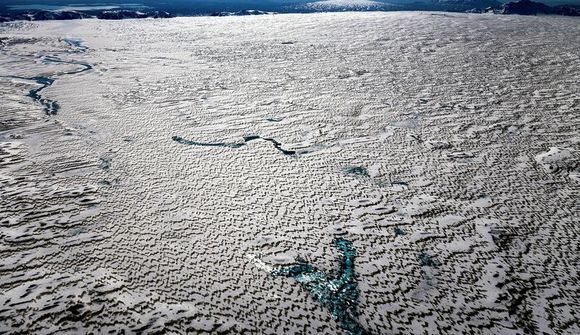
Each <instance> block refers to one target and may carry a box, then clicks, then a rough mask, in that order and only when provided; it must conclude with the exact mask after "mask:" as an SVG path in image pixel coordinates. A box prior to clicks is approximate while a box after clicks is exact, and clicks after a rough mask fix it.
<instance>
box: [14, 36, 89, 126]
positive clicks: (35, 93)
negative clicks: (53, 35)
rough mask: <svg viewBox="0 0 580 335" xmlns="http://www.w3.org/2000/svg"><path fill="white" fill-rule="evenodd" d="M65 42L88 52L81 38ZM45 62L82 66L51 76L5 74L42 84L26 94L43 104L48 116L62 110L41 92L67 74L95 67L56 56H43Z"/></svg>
mask: <svg viewBox="0 0 580 335" xmlns="http://www.w3.org/2000/svg"><path fill="white" fill-rule="evenodd" d="M64 41H65V43H67V44H68V45H70V46H72V47H74V48H75V52H86V51H87V50H88V47H86V46H83V45H82V41H81V40H74V39H64ZM43 63H44V64H51V63H57V64H72V65H78V66H80V68H79V69H76V70H72V71H66V72H62V73H57V74H54V75H53V76H51V77H44V76H37V77H19V76H5V77H4V78H12V79H21V80H30V81H34V82H36V83H37V84H39V85H40V87H37V88H34V89H31V90H30V91H29V92H28V94H27V95H26V96H28V97H30V98H32V99H33V100H34V101H35V102H37V103H39V104H41V105H42V106H43V107H44V113H45V114H46V115H48V116H50V115H56V114H57V113H58V111H59V110H60V106H59V104H58V103H57V102H56V101H54V100H51V99H48V98H44V97H42V95H41V94H40V92H41V91H42V90H44V89H45V88H47V87H49V86H51V85H52V84H54V82H55V81H56V79H57V78H59V77H61V76H66V75H73V74H79V73H83V72H86V71H89V70H92V69H93V66H92V65H91V64H89V63H83V62H77V61H66V60H62V59H60V58H58V57H56V56H45V57H44V58H43Z"/></svg>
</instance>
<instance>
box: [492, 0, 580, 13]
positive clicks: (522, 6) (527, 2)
mask: <svg viewBox="0 0 580 335" xmlns="http://www.w3.org/2000/svg"><path fill="white" fill-rule="evenodd" d="M500 14H508V15H510V14H517V15H549V14H552V15H567V16H580V9H578V8H576V7H573V6H556V7H550V6H548V5H545V4H543V3H541V2H534V1H531V0H519V1H517V2H510V3H506V4H505V5H503V7H502V9H501V11H500Z"/></svg>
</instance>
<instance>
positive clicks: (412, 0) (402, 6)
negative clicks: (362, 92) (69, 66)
mask: <svg viewBox="0 0 580 335" xmlns="http://www.w3.org/2000/svg"><path fill="white" fill-rule="evenodd" d="M298 1H299V0H298ZM285 3H287V2H285ZM125 6H126V5H125ZM164 6H165V7H164ZM292 6H294V7H292ZM292 6H290V5H284V6H282V7H280V12H282V13H305V12H324V11H346V10H349V11H352V10H359V11H366V10H381V11H396V10H406V11H412V10H422V11H447V12H469V13H483V12H493V13H494V14H505V15H512V14H518V15H566V16H580V5H559V6H553V7H551V6H548V5H546V4H544V3H540V2H535V1H532V0H518V1H513V2H509V3H506V4H502V3H501V2H499V1H497V0H318V1H316V0H314V1H311V2H307V1H303V2H302V5H292ZM53 7H57V8H58V6H53ZM0 8H1V6H0ZM65 8H66V7H65ZM69 8H70V7H69ZM78 8H80V7H78ZM160 8H168V7H167V6H166V5H163V6H159V8H154V7H151V6H141V5H140V6H137V7H135V8H127V7H123V8H119V9H114V10H100V11H95V10H87V11H85V10H46V9H44V10H17V9H13V10H9V11H8V12H5V13H4V14H2V13H0V22H6V21H14V20H25V21H44V20H76V19H85V18H98V19H103V20H122V19H144V18H170V17H174V16H175V15H174V14H172V13H170V12H168V11H165V10H161V9H160ZM70 9H74V8H70ZM146 10H147V11H146ZM193 10H194V9H192V11H193ZM198 10H201V9H198ZM186 13H187V12H186ZM195 13H197V11H195ZM272 13H274V11H270V10H262V9H236V10H232V11H230V10H227V11H209V12H207V13H205V12H200V13H199V14H195V15H213V16H246V15H263V14H272ZM181 15H182V16H188V15H193V14H183V13H182V14H181Z"/></svg>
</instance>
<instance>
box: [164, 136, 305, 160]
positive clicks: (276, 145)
mask: <svg viewBox="0 0 580 335" xmlns="http://www.w3.org/2000/svg"><path fill="white" fill-rule="evenodd" d="M171 139H172V140H174V141H175V142H177V143H180V144H185V145H196V146H202V147H222V148H233V149H237V148H241V147H243V146H244V145H246V143H248V142H250V141H254V140H263V141H266V142H270V143H272V144H273V145H274V148H275V149H276V150H278V151H280V152H281V153H283V154H284V155H287V156H293V155H296V153H297V152H296V151H294V150H286V149H284V148H282V143H280V142H278V141H276V140H275V139H273V138H267V137H261V136H259V135H250V136H245V137H244V138H243V140H244V141H243V142H233V143H226V142H215V143H208V142H197V141H191V140H186V139H184V138H183V137H180V136H173V137H172V138H171Z"/></svg>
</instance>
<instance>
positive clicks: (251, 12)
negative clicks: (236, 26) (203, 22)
mask: <svg viewBox="0 0 580 335" xmlns="http://www.w3.org/2000/svg"><path fill="white" fill-rule="evenodd" d="M268 14H274V13H272V12H265V11H262V10H256V9H244V10H240V11H237V12H215V13H212V14H211V16H248V15H268Z"/></svg>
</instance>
